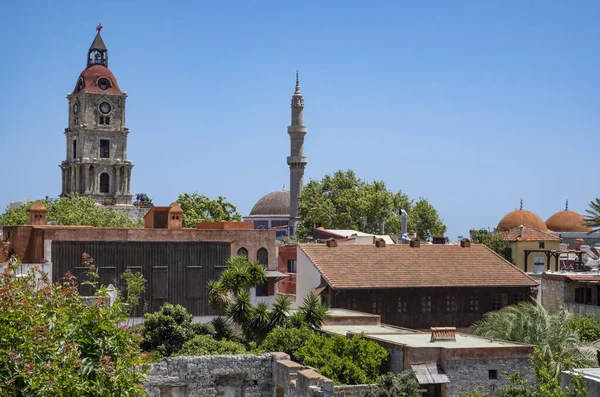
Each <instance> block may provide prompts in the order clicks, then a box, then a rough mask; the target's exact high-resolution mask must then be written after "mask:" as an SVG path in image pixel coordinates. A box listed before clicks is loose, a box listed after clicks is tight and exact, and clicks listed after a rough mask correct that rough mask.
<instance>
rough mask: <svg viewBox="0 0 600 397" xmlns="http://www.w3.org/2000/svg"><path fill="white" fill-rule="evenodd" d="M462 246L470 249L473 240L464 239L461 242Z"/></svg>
mask: <svg viewBox="0 0 600 397" xmlns="http://www.w3.org/2000/svg"><path fill="white" fill-rule="evenodd" d="M460 246H461V247H463V248H469V247H470V246H471V240H469V239H468V238H463V239H462V240H460Z"/></svg>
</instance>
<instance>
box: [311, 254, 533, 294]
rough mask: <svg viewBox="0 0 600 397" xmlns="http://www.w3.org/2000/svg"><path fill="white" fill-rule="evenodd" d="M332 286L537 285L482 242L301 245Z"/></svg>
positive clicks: (342, 287) (343, 287)
mask: <svg viewBox="0 0 600 397" xmlns="http://www.w3.org/2000/svg"><path fill="white" fill-rule="evenodd" d="M300 248H301V249H302V251H304V253H305V254H306V255H307V256H308V258H309V259H310V260H311V261H312V263H313V264H314V265H315V266H316V267H317V269H318V270H319V271H320V272H321V274H322V275H323V278H324V279H325V280H326V281H327V283H328V284H329V285H330V286H331V287H332V288H341V289H347V288H410V287H467V286H468V287H475V286H479V287H495V286H523V287H524V286H527V287H529V286H531V287H533V286H536V285H537V282H535V281H534V280H533V279H532V278H530V277H529V276H527V275H526V274H525V273H523V272H522V271H521V270H519V269H518V268H516V267H515V266H513V265H512V264H511V263H510V262H508V261H506V260H505V259H504V258H502V257H501V256H500V255H498V254H496V253H495V252H494V251H492V250H491V249H489V248H488V247H486V246H484V245H482V244H471V246H470V247H468V248H463V247H461V246H460V245H446V244H427V245H426V244H423V245H421V247H420V248H412V247H410V246H409V245H408V244H395V245H386V246H385V247H381V248H378V247H376V246H375V245H354V244H349V245H338V246H337V247H327V245H326V244H300Z"/></svg>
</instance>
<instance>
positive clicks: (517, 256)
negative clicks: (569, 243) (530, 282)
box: [509, 241, 560, 272]
mask: <svg viewBox="0 0 600 397" xmlns="http://www.w3.org/2000/svg"><path fill="white" fill-rule="evenodd" d="M543 243H544V248H540V241H513V242H511V243H510V245H509V247H510V248H511V249H512V260H513V263H514V264H515V266H517V267H518V268H519V269H521V270H525V250H539V249H546V250H558V249H559V248H560V243H559V242H558V241H544V242H543ZM534 258H544V265H545V267H544V270H546V269H548V263H547V261H548V258H547V257H546V254H545V253H543V252H532V253H530V254H529V257H528V258H527V271H528V272H533V264H534ZM550 269H551V270H553V271H556V270H557V269H556V263H555V259H554V258H553V257H550Z"/></svg>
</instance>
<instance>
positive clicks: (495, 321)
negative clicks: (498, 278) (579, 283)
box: [471, 300, 597, 377]
mask: <svg viewBox="0 0 600 397" xmlns="http://www.w3.org/2000/svg"><path fill="white" fill-rule="evenodd" d="M570 316H571V315H570V314H569V313H568V312H567V311H565V310H564V309H562V310H561V311H560V312H558V313H557V314H549V313H548V312H547V311H546V309H544V307H542V305H540V303H539V302H537V301H536V300H533V302H532V303H527V302H522V303H520V304H519V305H516V306H508V307H505V308H504V309H502V310H498V311H494V312H488V313H486V314H485V315H484V316H483V318H482V319H481V320H479V321H477V322H476V323H475V324H473V326H472V327H471V330H472V331H473V333H475V334H476V335H481V336H485V337H490V338H497V339H503V340H508V341H512V342H520V343H527V344H530V345H534V346H536V347H537V348H538V350H539V351H540V353H541V357H542V358H543V360H544V361H545V362H546V363H547V364H548V369H549V371H550V373H551V374H552V375H553V376H555V377H558V376H559V375H560V372H561V371H563V370H567V369H571V368H583V367H595V366H597V360H596V355H595V353H594V352H592V350H591V349H587V348H585V347H582V346H581V342H580V340H579V336H578V334H577V333H576V332H574V331H569V330H568V329H567V328H566V325H567V322H568V320H569V317H570Z"/></svg>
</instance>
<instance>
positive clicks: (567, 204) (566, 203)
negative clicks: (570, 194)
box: [565, 199, 569, 211]
mask: <svg viewBox="0 0 600 397" xmlns="http://www.w3.org/2000/svg"><path fill="white" fill-rule="evenodd" d="M568 210H569V199H567V201H566V202H565V211H568Z"/></svg>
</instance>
